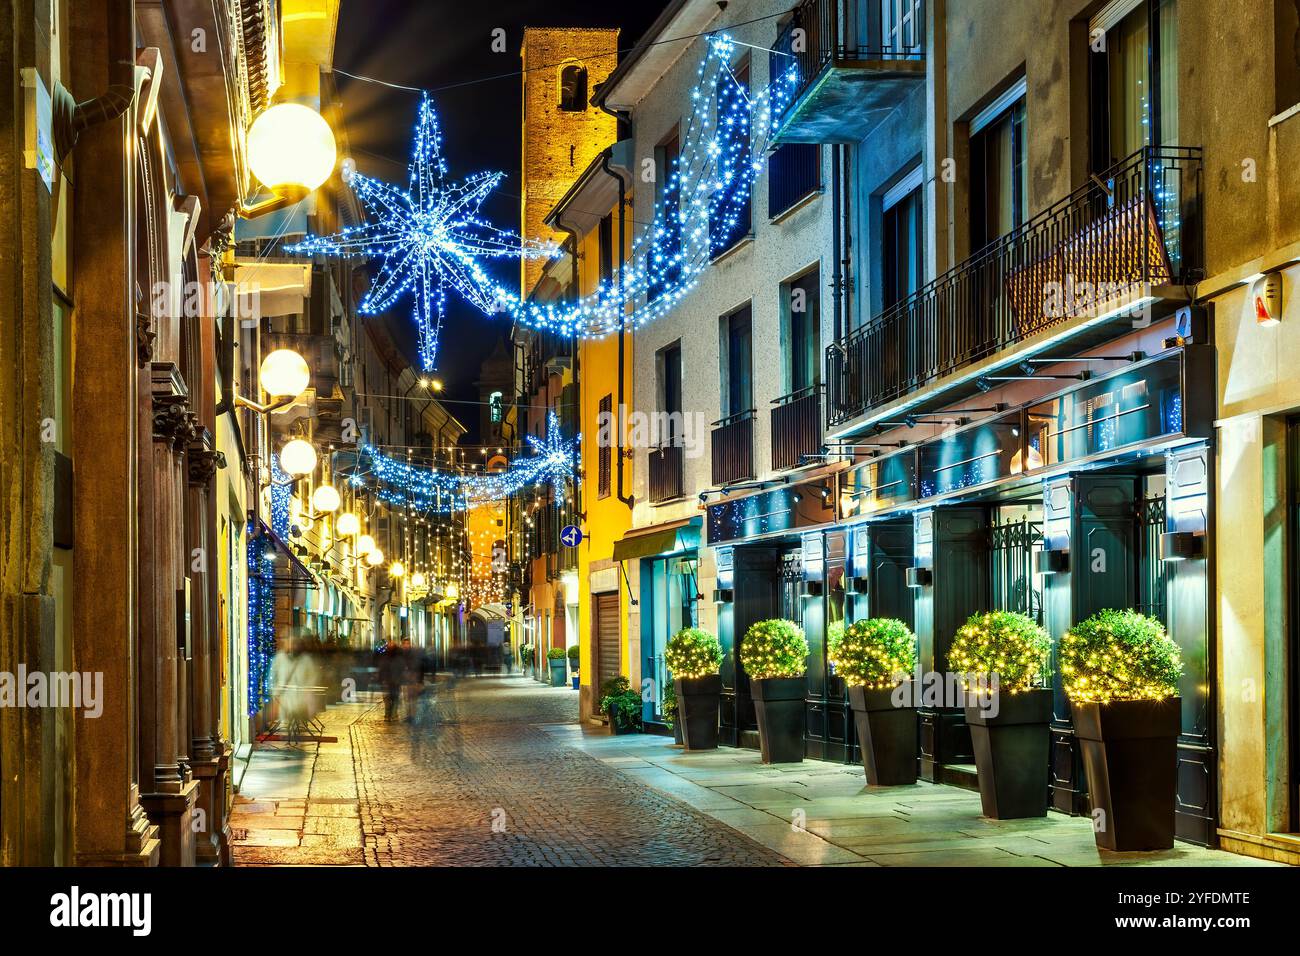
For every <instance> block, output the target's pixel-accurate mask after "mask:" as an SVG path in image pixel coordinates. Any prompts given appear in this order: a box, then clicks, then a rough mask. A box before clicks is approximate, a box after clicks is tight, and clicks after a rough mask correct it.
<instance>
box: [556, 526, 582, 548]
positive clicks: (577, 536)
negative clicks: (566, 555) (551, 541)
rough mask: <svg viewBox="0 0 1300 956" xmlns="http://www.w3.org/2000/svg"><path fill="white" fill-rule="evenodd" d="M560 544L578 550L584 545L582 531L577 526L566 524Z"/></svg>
mask: <svg viewBox="0 0 1300 956" xmlns="http://www.w3.org/2000/svg"><path fill="white" fill-rule="evenodd" d="M560 544H562V545H564V546H565V547H566V548H576V547H577V546H578V545H580V544H582V529H581V528H579V527H577V526H576V525H571V524H566V525H565V526H564V530H563V531H561V532H560Z"/></svg>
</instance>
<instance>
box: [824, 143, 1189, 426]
mask: <svg viewBox="0 0 1300 956" xmlns="http://www.w3.org/2000/svg"><path fill="white" fill-rule="evenodd" d="M1200 236H1201V152H1200V150H1199V149H1195V148H1190V147H1179V146H1174V147H1148V148H1145V149H1142V150H1139V151H1138V152H1136V153H1134V154H1133V155H1132V156H1130V157H1129V158H1128V159H1126V160H1124V161H1123V162H1121V163H1119V164H1118V165H1116V166H1115V167H1113V168H1112V169H1110V170H1108V171H1107V172H1106V173H1105V174H1103V175H1101V176H1097V177H1094V178H1093V179H1092V181H1090V182H1089V183H1088V184H1087V185H1085V186H1082V187H1080V188H1079V189H1077V190H1076V191H1075V192H1073V193H1071V194H1070V195H1069V196H1066V197H1065V198H1064V199H1061V200H1060V201H1058V202H1057V203H1055V204H1054V205H1052V206H1050V207H1049V208H1047V209H1045V210H1044V211H1043V212H1041V213H1039V214H1038V215H1037V216H1035V217H1034V218H1033V219H1031V220H1029V221H1028V222H1026V223H1025V224H1024V225H1022V226H1020V227H1019V228H1017V229H1015V230H1013V231H1012V232H1010V233H1008V234H1007V235H1005V236H1003V237H1002V238H1001V239H998V240H996V241H995V242H993V243H991V244H990V245H989V246H987V247H986V248H985V249H983V250H982V251H980V252H979V253H977V254H976V255H974V256H972V257H971V258H970V259H967V260H966V261H965V262H963V263H961V265H959V266H957V267H956V268H954V269H951V270H949V271H948V272H945V273H944V274H943V275H941V276H939V277H938V278H937V279H934V280H933V281H932V282H930V283H929V284H927V285H925V286H923V287H922V288H920V289H919V290H917V291H916V292H915V293H913V294H912V295H910V296H908V297H907V298H906V299H903V300H902V301H900V302H898V303H897V304H895V305H893V306H891V307H890V308H888V309H886V310H885V311H884V312H881V313H880V314H878V315H877V316H875V318H873V319H872V320H871V321H870V322H868V323H867V324H866V325H864V326H862V327H860V328H858V329H855V330H854V331H853V332H851V333H849V335H848V336H847V337H845V338H844V339H842V340H841V341H840V342H838V343H836V344H835V345H832V346H830V347H829V348H828V349H827V352H826V370H827V378H828V384H829V396H828V398H829V401H828V408H827V422H828V424H829V425H831V426H835V425H841V424H844V423H846V422H851V421H853V420H854V419H855V418H858V417H860V416H862V415H864V414H866V413H867V412H869V411H870V410H871V409H873V408H876V407H878V406H881V405H884V404H887V403H889V402H892V401H894V400H895V399H898V398H900V397H902V396H904V395H906V394H908V393H909V392H912V391H915V390H916V389H918V388H921V387H923V386H926V385H929V384H930V383H932V382H936V381H938V380H940V379H942V378H944V377H946V376H948V375H951V374H953V373H954V372H957V371H959V370H961V369H962V368H964V367H966V366H969V365H971V364H973V363H975V362H977V361H980V360H982V359H985V358H987V357H989V356H991V355H994V354H996V353H998V352H1001V351H1003V350H1005V349H1007V348H1009V347H1011V346H1015V345H1017V344H1019V343H1021V342H1024V341H1026V340H1028V339H1031V338H1032V337H1033V336H1035V335H1038V334H1039V333H1041V332H1044V331H1045V330H1048V329H1051V328H1054V327H1056V326H1059V325H1062V324H1064V323H1066V322H1068V321H1070V320H1072V319H1075V318H1078V317H1080V316H1088V315H1095V316H1097V317H1100V316H1101V315H1102V314H1103V312H1104V310H1105V309H1106V308H1107V307H1109V306H1110V305H1113V304H1114V303H1115V302H1122V301H1123V299H1124V297H1125V296H1127V295H1130V294H1132V293H1135V292H1136V291H1137V290H1138V289H1139V288H1141V287H1143V286H1145V285H1150V286H1158V285H1182V284H1187V283H1189V282H1191V281H1195V279H1196V277H1197V276H1198V275H1199V274H1200V273H1201V271H1202V265H1203V262H1202V251H1201V241H1200Z"/></svg>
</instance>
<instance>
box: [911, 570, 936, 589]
mask: <svg viewBox="0 0 1300 956" xmlns="http://www.w3.org/2000/svg"><path fill="white" fill-rule="evenodd" d="M933 582H934V572H933V571H931V570H930V569H929V568H921V567H914V568H908V569H907V586H908V587H909V588H926V587H929V586H930V585H931V584H932V583H933Z"/></svg>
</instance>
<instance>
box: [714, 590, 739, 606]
mask: <svg viewBox="0 0 1300 956" xmlns="http://www.w3.org/2000/svg"><path fill="white" fill-rule="evenodd" d="M735 599H736V592H735V591H734V590H732V589H731V588H715V589H714V591H713V603H714V604H730V603H731V602H732V601H734V600H735Z"/></svg>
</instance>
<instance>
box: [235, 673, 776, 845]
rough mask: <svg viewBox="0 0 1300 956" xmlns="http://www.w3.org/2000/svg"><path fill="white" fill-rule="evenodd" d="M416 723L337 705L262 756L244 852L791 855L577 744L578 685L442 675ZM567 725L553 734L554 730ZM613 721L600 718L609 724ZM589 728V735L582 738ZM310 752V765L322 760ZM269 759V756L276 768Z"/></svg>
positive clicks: (239, 819) (239, 811) (240, 828)
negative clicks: (321, 737) (314, 739)
mask: <svg viewBox="0 0 1300 956" xmlns="http://www.w3.org/2000/svg"><path fill="white" fill-rule="evenodd" d="M438 697H439V699H438V704H437V707H436V720H435V721H434V724H433V727H432V728H431V729H423V730H420V731H413V730H412V729H411V728H410V727H409V726H408V725H407V724H405V723H401V722H394V723H388V722H386V721H385V720H384V717H383V708H382V706H381V705H373V704H372V705H365V706H363V705H351V706H350V707H339V708H333V709H332V710H331V713H330V714H329V716H328V718H327V737H328V736H336V737H337V738H338V739H337V742H330V741H328V740H327V742H324V743H322V744H321V746H320V748H319V752H316V750H315V746H314V745H309V746H308V747H306V748H305V749H304V750H302V751H287V752H284V753H283V754H281V753H276V754H273V755H267V756H266V757H265V758H264V757H263V752H261V751H259V754H258V757H256V758H255V767H254V769H253V770H251V771H250V773H249V775H248V776H247V777H246V779H245V782H244V786H243V788H242V792H243V794H245V795H246V796H247V797H251V798H252V799H251V801H248V800H244V801H243V802H240V803H238V804H237V806H236V810H235V814H234V818H233V824H234V826H235V827H236V830H237V832H236V834H235V835H236V841H237V845H236V851H235V859H236V862H237V863H240V864H242V865H257V864H271V865H293V864H306V865H323V864H342V865H358V864H365V865H370V866H421V865H452V866H473V865H483V866H493V865H495V866H502V865H505V866H511V865H522V866H533V865H541V866H546V865H555V866H569V865H597V866H599V865H621V866H635V865H661V866H673V865H677V866H747V865H779V864H781V863H783V862H786V861H785V860H784V858H783V857H781V856H780V855H778V854H776V853H774V852H773V851H771V850H767V849H765V848H763V847H762V846H760V845H759V844H758V843H755V842H754V841H752V840H751V839H749V838H748V837H746V836H745V835H743V834H741V833H739V832H738V831H736V830H734V829H732V828H731V827H729V826H727V825H726V824H724V823H721V822H719V821H717V820H715V819H713V818H711V817H709V816H706V815H705V814H703V813H701V812H699V811H697V810H695V809H693V808H691V807H690V806H689V805H687V804H686V803H684V802H681V801H679V800H676V799H673V798H672V797H669V796H666V795H664V794H661V793H659V792H657V791H655V790H652V789H649V788H647V787H645V786H644V785H643V784H642V783H640V782H639V781H637V780H634V779H632V778H630V777H628V776H626V775H624V774H622V773H620V772H619V771H618V770H616V769H613V768H611V767H609V766H607V765H606V764H604V763H602V762H601V761H599V760H597V759H595V758H594V757H592V756H590V755H588V754H587V753H584V752H583V751H582V750H580V749H578V748H577V747H575V746H570V745H569V743H568V741H569V740H570V739H571V735H572V734H574V732H575V731H576V730H577V727H576V723H575V722H576V717H577V695H576V694H574V693H573V692H572V691H564V690H559V689H552V688H549V687H543V686H542V685H540V684H538V683H536V682H535V681H532V680H529V679H526V678H523V677H512V678H491V677H486V678H477V679H463V680H461V681H459V682H456V683H447V682H443V683H440V684H439V695H438ZM548 725H550V726H553V727H554V726H555V725H568V726H567V727H556V730H562V731H565V732H564V733H561V734H555V733H551V732H548V730H547V727H548ZM597 733H599V731H597ZM579 739H580V738H579ZM308 764H310V768H308ZM263 767H265V768H266V769H263Z"/></svg>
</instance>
